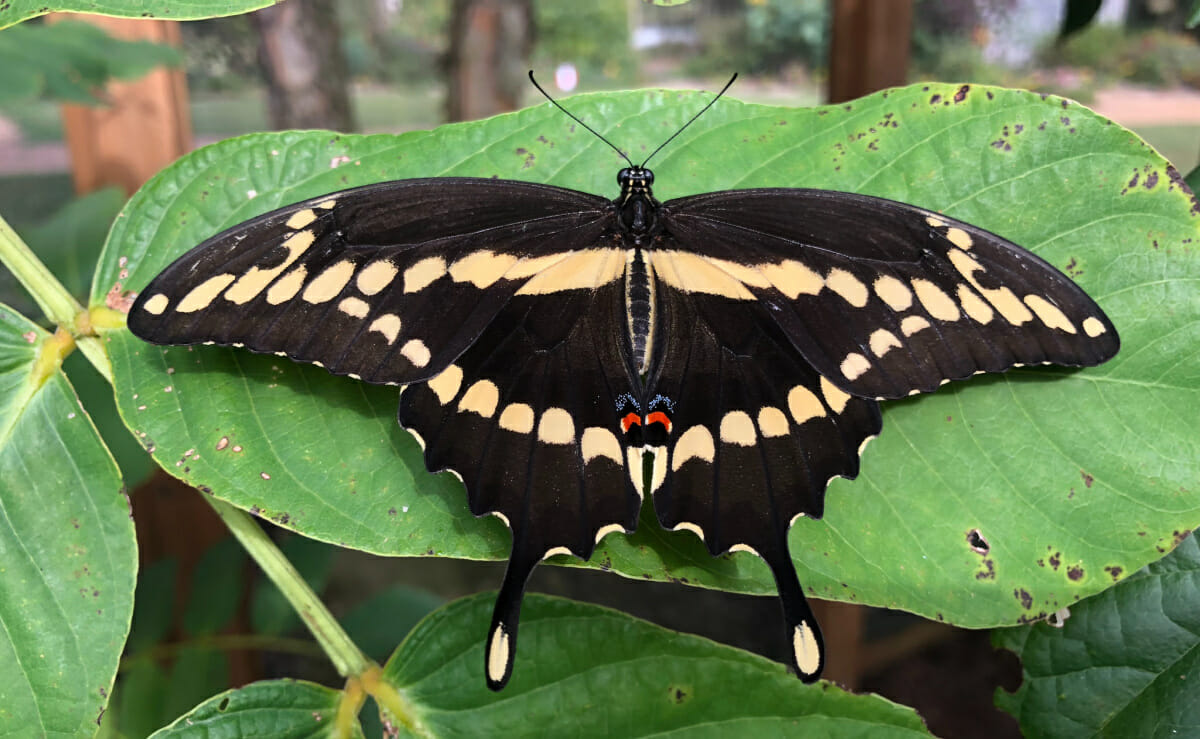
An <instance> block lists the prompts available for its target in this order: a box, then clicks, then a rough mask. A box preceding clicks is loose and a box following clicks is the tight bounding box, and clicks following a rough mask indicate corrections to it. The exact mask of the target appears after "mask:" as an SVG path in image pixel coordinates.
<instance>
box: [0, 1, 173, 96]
mask: <svg viewBox="0 0 1200 739" xmlns="http://www.w3.org/2000/svg"><path fill="white" fill-rule="evenodd" d="M4 13H5V11H3V10H0V28H3V26H4V25H7V24H6V23H5V22H4V20H3V18H4ZM182 59H183V57H182V56H181V55H180V53H179V51H178V50H177V49H174V48H172V47H170V46H166V45H163V44H156V43H153V42H150V41H124V40H121V39H117V38H113V37H112V36H109V35H108V34H107V33H105V32H104V29H102V28H100V27H98V26H94V25H92V24H90V23H84V22H82V21H75V20H68V21H62V22H60V23H52V24H42V25H37V26H35V25H28V26H21V27H19V28H12V29H9V30H8V31H7V32H5V33H3V34H0V68H3V69H4V75H3V76H2V77H0V103H12V102H14V101H17V100H21V99H25V98H29V97H33V96H36V95H39V94H40V95H46V96H47V97H50V98H52V99H54V100H57V101H60V102H68V103H79V104H81V105H98V104H100V103H101V102H102V100H101V99H100V98H99V97H97V91H98V90H99V88H101V87H103V85H104V83H105V82H107V81H108V80H109V79H110V78H114V77H115V78H117V79H123V80H131V79H136V78H138V77H141V76H142V75H144V74H146V73H147V72H149V71H150V70H151V69H153V68H154V67H157V66H159V65H164V64H165V65H170V66H178V65H180V64H181V63H182Z"/></svg>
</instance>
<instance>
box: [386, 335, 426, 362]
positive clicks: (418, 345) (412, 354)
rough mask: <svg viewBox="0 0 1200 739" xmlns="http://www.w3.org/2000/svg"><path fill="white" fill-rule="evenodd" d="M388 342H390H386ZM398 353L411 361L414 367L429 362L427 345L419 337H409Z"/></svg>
mask: <svg viewBox="0 0 1200 739" xmlns="http://www.w3.org/2000/svg"><path fill="white" fill-rule="evenodd" d="M388 343H389V344H390V343H392V342H390V341H389V342H388ZM400 353H401V354H402V355H404V358H405V359H407V360H408V361H410V362H412V363H413V366H415V367H424V366H425V365H427V364H429V360H430V358H431V357H432V355H431V354H430V353H429V347H427V346H425V342H424V341H421V340H420V339H410V340H408V341H407V342H405V344H404V346H402V347H400Z"/></svg>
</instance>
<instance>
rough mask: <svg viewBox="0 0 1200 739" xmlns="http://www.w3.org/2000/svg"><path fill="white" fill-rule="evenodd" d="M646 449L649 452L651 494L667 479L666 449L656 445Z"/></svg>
mask: <svg viewBox="0 0 1200 739" xmlns="http://www.w3.org/2000/svg"><path fill="white" fill-rule="evenodd" d="M646 451H647V453H649V454H650V493H651V495H653V494H654V493H655V492H656V491H657V490H658V489H659V488H660V487H662V484H663V481H664V480H666V479H667V450H666V447H661V446H656V447H652V448H648V449H646ZM639 469H640V468H639Z"/></svg>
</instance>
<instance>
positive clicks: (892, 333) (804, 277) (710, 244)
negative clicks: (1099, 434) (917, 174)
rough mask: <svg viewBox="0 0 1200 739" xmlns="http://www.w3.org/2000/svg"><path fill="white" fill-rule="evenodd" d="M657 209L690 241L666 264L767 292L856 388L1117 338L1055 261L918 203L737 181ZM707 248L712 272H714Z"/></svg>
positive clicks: (794, 334)
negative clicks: (735, 186) (700, 266)
mask: <svg viewBox="0 0 1200 739" xmlns="http://www.w3.org/2000/svg"><path fill="white" fill-rule="evenodd" d="M661 217H662V218H663V221H664V222H665V223H666V227H667V229H668V230H669V231H670V233H671V234H672V235H674V236H675V238H676V239H677V240H678V242H679V243H680V244H681V245H682V249H684V250H685V256H681V257H679V258H678V259H676V260H675V261H677V262H679V264H678V269H677V270H675V271H674V273H670V272H668V273H667V274H666V276H667V277H671V276H672V274H678V275H679V277H678V279H679V281H680V282H681V283H682V286H683V287H684V288H686V289H692V290H699V291H701V292H706V291H707V292H710V293H716V294H723V295H727V296H731V297H738V298H739V299H744V300H758V301H761V302H762V303H763V305H764V306H765V307H766V308H767V310H768V311H769V312H770V315H771V316H772V317H773V319H774V320H775V321H776V322H777V323H778V324H779V326H780V328H782V329H783V331H784V333H785V334H786V335H787V337H788V339H789V340H790V341H791V342H792V344H793V345H794V346H795V347H796V348H797V349H799V350H800V352H801V353H802V354H803V355H804V357H805V359H807V360H808V361H809V363H811V364H812V366H813V367H815V368H816V369H817V371H818V372H820V373H821V374H822V375H824V376H826V377H828V378H829V379H830V380H832V381H833V382H835V383H836V384H837V385H838V386H840V387H841V388H843V389H845V390H847V391H849V392H851V393H853V394H855V395H861V396H864V397H873V398H899V397H903V396H905V395H908V394H911V393H913V392H928V391H931V390H934V389H936V388H937V387H938V385H940V384H942V383H944V382H946V381H948V380H958V379H963V378H966V377H969V376H971V375H972V374H974V373H976V372H981V371H982V372H999V371H1003V370H1006V369H1009V368H1011V367H1014V366H1018V365H1025V364H1038V363H1053V364H1063V365H1069V366H1090V365H1095V364H1099V363H1100V362H1103V361H1105V360H1106V359H1108V358H1110V357H1112V356H1113V355H1114V354H1116V352H1117V350H1118V348H1119V347H1120V340H1119V339H1118V337H1117V332H1116V329H1115V328H1114V327H1113V325H1112V322H1111V321H1109V319H1108V317H1107V316H1105V315H1104V312H1103V311H1102V310H1101V309H1100V307H1099V306H1097V305H1096V303H1095V301H1093V300H1092V299H1091V298H1090V297H1089V296H1088V295H1087V294H1086V293H1085V292H1084V291H1083V290H1081V289H1080V288H1079V287H1078V286H1077V285H1076V284H1075V283H1074V282H1072V281H1071V280H1070V279H1069V278H1068V277H1066V276H1065V275H1063V274H1062V273H1061V272H1059V271H1058V270H1057V269H1055V268H1054V267H1052V266H1051V265H1049V264H1048V263H1046V262H1045V261H1044V260H1042V259H1040V258H1039V257H1037V256H1035V255H1034V254H1032V253H1030V252H1029V251H1026V250H1025V249H1022V248H1021V247H1019V246H1017V245H1015V244H1013V243H1011V242H1009V241H1006V240H1005V239H1003V238H1001V237H999V236H997V235H995V234H993V233H989V232H987V231H984V230H983V229H980V228H976V227H974V226H971V225H969V224H966V223H962V222H960V221H956V220H954V219H952V218H948V217H946V216H943V215H940V214H938V213H934V212H932V211H928V210H924V209H922V208H917V207H914V206H911V205H906V204H904V203H897V202H894V201H891V200H885V199H882V198H874V197H869V196H865V195H855V194H851V193H841V192H831V191H827V190H799V189H798V190H784V189H765V190H734V191H726V192H715V193H710V194H706V195H696V196H693V197H687V198H681V199H679V200H673V201H670V202H668V203H666V204H665V205H664V206H663V208H662V213H661ZM656 261H657V262H658V263H660V264H661V263H663V262H664V261H670V258H669V257H668V259H665V260H664V259H663V257H662V256H656ZM698 261H703V262H705V263H706V264H705V266H706V267H707V268H708V269H709V271H712V272H715V273H716V274H715V276H714V277H712V278H711V279H710V284H707V285H706V284H703V282H702V280H701V279H700V278H698V277H697V273H698V270H697V269H696V268H695V263H696V262H698ZM659 273H660V274H663V270H662V268H661V267H660V269H659ZM700 273H701V274H707V273H706V272H703V271H700Z"/></svg>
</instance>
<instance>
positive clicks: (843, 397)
mask: <svg viewBox="0 0 1200 739" xmlns="http://www.w3.org/2000/svg"><path fill="white" fill-rule="evenodd" d="M821 394H822V395H824V396H825V402H826V403H828V404H829V407H830V409H832V410H833V412H834V413H841V412H842V411H844V410H846V404H847V403H849V402H850V393H847V392H845V391H844V390H842V389H841V388H840V387H838V386H837V385H834V384H833V383H832V382H830V381H829V380H828V379H827V378H826V377H825V376H824V375H822V376H821Z"/></svg>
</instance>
